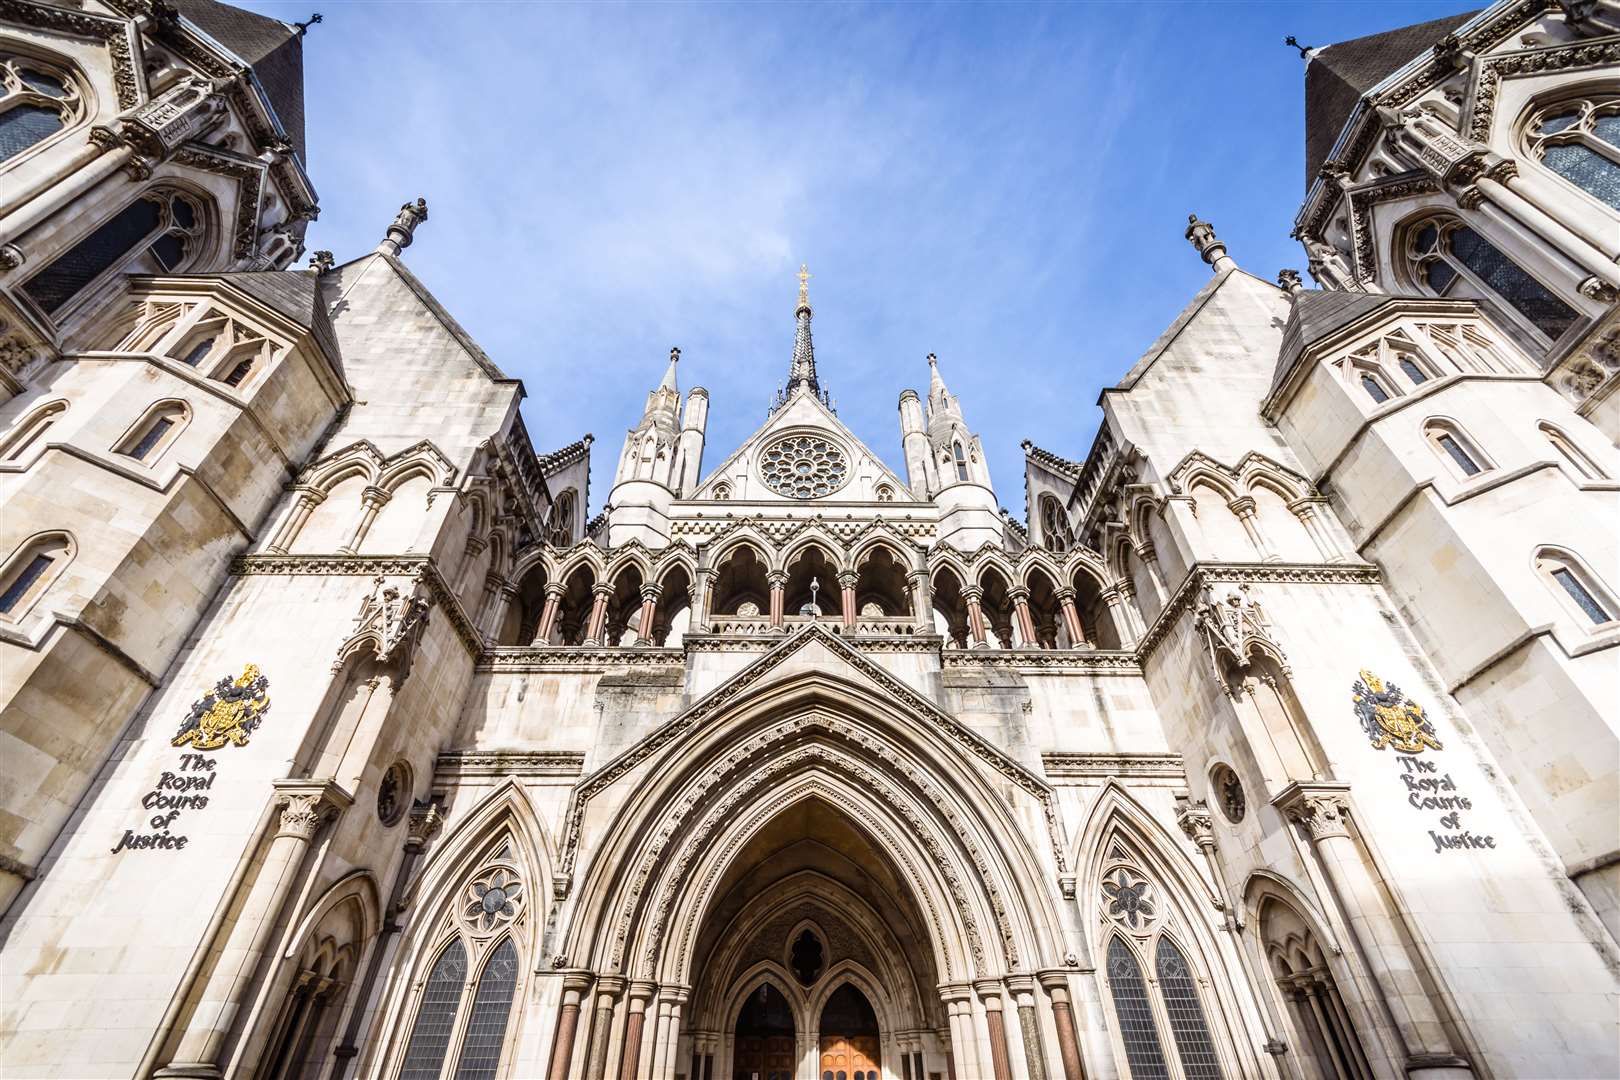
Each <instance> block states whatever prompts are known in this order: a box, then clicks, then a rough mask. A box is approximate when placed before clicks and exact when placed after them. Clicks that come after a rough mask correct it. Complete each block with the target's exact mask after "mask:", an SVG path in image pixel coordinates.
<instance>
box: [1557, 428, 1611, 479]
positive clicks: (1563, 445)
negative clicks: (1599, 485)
mask: <svg viewBox="0 0 1620 1080" xmlns="http://www.w3.org/2000/svg"><path fill="white" fill-rule="evenodd" d="M1541 433H1542V434H1543V435H1545V436H1547V441H1548V442H1550V443H1552V448H1553V449H1554V450H1556V451H1558V456H1559V457H1561V458H1563V459H1564V461H1565V463H1567V464H1568V465H1569V467H1570V468H1572V469H1574V470H1575V472H1576V473H1577V474H1579V475H1580V477H1581V478H1582V479H1583V480H1606V479H1608V475H1607V474H1606V473H1604V471H1603V470H1602V469H1601V468H1599V467H1598V464H1597V462H1595V461H1593V460H1592V459H1591V458H1589V457H1587V456H1586V451H1584V450H1582V449H1581V448H1580V447H1578V446H1576V445H1575V443H1574V442H1573V441H1571V439H1570V438H1569V436H1567V435H1565V434H1564V433H1563V432H1562V431H1559V430H1558V429H1557V428H1555V427H1553V426H1552V425H1551V424H1542V425H1541Z"/></svg>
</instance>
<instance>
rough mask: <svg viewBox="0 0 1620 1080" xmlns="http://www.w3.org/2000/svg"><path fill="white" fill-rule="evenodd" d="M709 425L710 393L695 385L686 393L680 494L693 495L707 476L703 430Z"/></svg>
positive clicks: (677, 484) (683, 496)
mask: <svg viewBox="0 0 1620 1080" xmlns="http://www.w3.org/2000/svg"><path fill="white" fill-rule="evenodd" d="M708 424H709V392H708V391H707V390H705V389H703V387H701V386H694V387H693V388H692V389H691V390H689V391H688V392H687V394H686V411H685V413H684V414H683V415H682V418H681V451H680V457H679V458H678V459H677V461H678V465H677V476H676V481H677V483H676V488H675V492H676V494H678V495H680V496H681V497H682V498H691V497H692V493H693V492H695V491H697V486H698V481H699V480H700V479H702V476H703V432H704V429H705V428H706V427H708Z"/></svg>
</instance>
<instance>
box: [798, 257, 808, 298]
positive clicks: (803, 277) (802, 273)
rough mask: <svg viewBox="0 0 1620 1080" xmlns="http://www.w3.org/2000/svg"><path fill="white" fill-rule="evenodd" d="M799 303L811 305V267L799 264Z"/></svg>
mask: <svg viewBox="0 0 1620 1080" xmlns="http://www.w3.org/2000/svg"><path fill="white" fill-rule="evenodd" d="M799 303H801V304H808V303H810V267H808V266H806V265H805V264H804V263H800V264H799Z"/></svg>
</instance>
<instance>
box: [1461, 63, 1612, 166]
mask: <svg viewBox="0 0 1620 1080" xmlns="http://www.w3.org/2000/svg"><path fill="white" fill-rule="evenodd" d="M1616 64H1620V41H1601V42H1586V41H1582V42H1576V43H1574V44H1570V45H1555V46H1552V47H1550V48H1545V49H1526V50H1524V51H1523V52H1514V53H1508V54H1507V55H1506V56H1495V57H1492V58H1490V59H1488V60H1486V61H1485V62H1484V63H1483V64H1482V65H1480V69H1479V76H1478V78H1477V80H1476V81H1475V84H1474V107H1473V110H1472V112H1471V113H1470V114H1469V117H1468V135H1469V137H1470V138H1473V139H1475V140H1476V141H1479V142H1484V141H1485V139H1486V138H1487V137H1488V136H1489V135H1490V132H1491V123H1492V121H1493V119H1494V118H1495V115H1496V103H1497V97H1498V93H1499V91H1500V90H1501V87H1502V80H1503V79H1505V78H1512V77H1514V76H1518V75H1544V74H1548V73H1551V72H1557V71H1570V70H1573V69H1576V68H1610V67H1613V66H1614V65H1616Z"/></svg>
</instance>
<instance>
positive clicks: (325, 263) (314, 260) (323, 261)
mask: <svg viewBox="0 0 1620 1080" xmlns="http://www.w3.org/2000/svg"><path fill="white" fill-rule="evenodd" d="M336 264H337V260H336V259H335V258H333V257H332V253H331V252H330V251H317V252H315V253H314V254H313V255H311V256H310V257H309V268H310V270H312V271H313V272H314V274H315V276H316V277H320V276H321V275H322V274H327V273H331V271H332V267H333V266H335V265H336Z"/></svg>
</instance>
